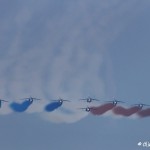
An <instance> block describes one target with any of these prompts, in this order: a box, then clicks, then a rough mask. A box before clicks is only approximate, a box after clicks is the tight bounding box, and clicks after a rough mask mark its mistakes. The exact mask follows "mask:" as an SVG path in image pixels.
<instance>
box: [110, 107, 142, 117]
mask: <svg viewBox="0 0 150 150" xmlns="http://www.w3.org/2000/svg"><path fill="white" fill-rule="evenodd" d="M140 110H141V108H140V107H138V106H134V107H131V108H124V107H122V106H116V107H115V108H114V109H113V110H112V111H113V113H114V114H115V115H122V116H126V117H128V116H131V115H133V114H135V113H137V112H139V111H140Z"/></svg>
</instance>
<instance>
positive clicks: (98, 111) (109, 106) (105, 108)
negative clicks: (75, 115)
mask: <svg viewBox="0 0 150 150" xmlns="http://www.w3.org/2000/svg"><path fill="white" fill-rule="evenodd" d="M114 107H115V105H114V104H112V103H108V104H104V105H100V106H97V107H96V106H93V107H90V112H91V113H92V114H93V115H102V114H104V113H105V112H107V111H108V110H111V109H112V108H114Z"/></svg>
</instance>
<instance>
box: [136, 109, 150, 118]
mask: <svg viewBox="0 0 150 150" xmlns="http://www.w3.org/2000/svg"><path fill="white" fill-rule="evenodd" d="M138 115H139V116H140V117H149V116H150V108H147V109H143V110H141V111H139V112H138Z"/></svg>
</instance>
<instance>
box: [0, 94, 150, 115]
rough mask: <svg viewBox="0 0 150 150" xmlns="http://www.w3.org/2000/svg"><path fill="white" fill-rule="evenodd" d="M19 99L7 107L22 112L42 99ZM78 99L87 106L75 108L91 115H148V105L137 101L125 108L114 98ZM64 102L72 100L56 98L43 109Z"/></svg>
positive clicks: (49, 109) (60, 104)
mask: <svg viewBox="0 0 150 150" xmlns="http://www.w3.org/2000/svg"><path fill="white" fill-rule="evenodd" d="M20 100H22V101H23V102H22V103H18V102H11V103H10V104H9V107H10V108H11V109H12V110H13V111H14V112H24V111H26V110H27V109H28V108H29V107H30V105H34V104H33V102H34V101H39V100H42V99H40V98H35V97H28V98H23V99H20ZM79 101H83V102H86V105H87V106H86V107H81V108H76V109H78V110H80V111H86V112H87V113H91V114H92V115H103V114H104V113H106V112H108V111H112V113H113V114H114V115H119V116H124V117H129V116H131V115H133V114H137V115H138V116H139V117H148V116H150V105H148V104H143V103H139V104H134V105H131V106H129V107H128V108H127V107H124V106H122V104H124V103H125V102H123V101H120V100H116V99H113V100H111V101H104V102H102V101H101V100H99V99H95V98H91V97H87V98H82V99H79ZM94 101H95V102H97V103H98V104H97V105H96V106H94V105H93V106H92V103H93V102H94ZM64 102H72V101H71V100H66V99H62V98H59V99H57V100H51V101H50V102H49V103H48V104H46V105H45V106H44V108H43V110H44V111H46V112H53V111H55V110H57V109H59V108H60V107H61V106H62V105H63V103H64ZM99 102H102V103H101V104H99ZM3 103H9V101H8V100H4V99H0V109H1V108H2V107H3ZM89 104H90V105H89ZM120 104H121V105H120Z"/></svg>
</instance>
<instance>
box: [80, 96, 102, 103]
mask: <svg viewBox="0 0 150 150" xmlns="http://www.w3.org/2000/svg"><path fill="white" fill-rule="evenodd" d="M80 100H83V101H86V102H87V103H91V102H92V101H100V100H98V99H95V98H91V97H87V98H82V99H80Z"/></svg>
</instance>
